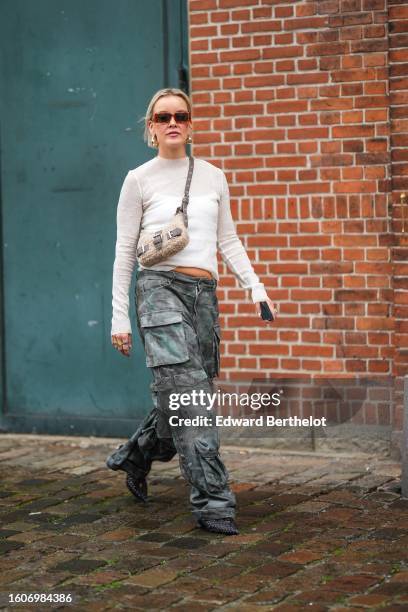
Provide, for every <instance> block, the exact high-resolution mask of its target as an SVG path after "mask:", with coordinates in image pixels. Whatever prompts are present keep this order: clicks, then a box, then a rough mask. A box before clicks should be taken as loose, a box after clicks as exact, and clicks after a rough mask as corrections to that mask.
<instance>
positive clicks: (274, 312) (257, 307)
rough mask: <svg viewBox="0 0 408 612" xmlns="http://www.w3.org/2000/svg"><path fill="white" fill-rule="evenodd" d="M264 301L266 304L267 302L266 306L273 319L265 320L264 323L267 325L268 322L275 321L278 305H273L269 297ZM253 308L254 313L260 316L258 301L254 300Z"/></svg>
mask: <svg viewBox="0 0 408 612" xmlns="http://www.w3.org/2000/svg"><path fill="white" fill-rule="evenodd" d="M265 302H267V304H268V306H269V308H270V309H271V311H272V314H273V321H265V323H266V324H267V325H269V323H273V322H274V321H276V317H277V314H278V311H279V308H278V307H275V305H274V303H273V302H272V300H270V299H269V298H267V299H266V300H265ZM255 308H256V313H257V314H258V315H259V316H261V304H260V302H255ZM262 320H264V319H262Z"/></svg>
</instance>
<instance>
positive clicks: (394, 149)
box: [388, 0, 408, 444]
mask: <svg viewBox="0 0 408 612" xmlns="http://www.w3.org/2000/svg"><path fill="white" fill-rule="evenodd" d="M388 15H389V55H388V57H389V91H390V129H391V162H392V185H391V192H392V204H391V206H390V209H391V210H390V212H391V214H392V219H393V232H394V245H393V249H392V260H393V263H394V269H393V287H394V317H395V335H394V346H395V359H394V373H395V375H396V386H395V387H396V393H395V412H394V422H393V428H394V436H395V443H396V444H398V443H399V442H400V438H401V430H402V425H403V378H402V377H403V376H404V374H407V372H408V281H407V277H408V202H407V204H405V218H406V220H405V227H404V228H403V210H402V205H401V197H400V196H401V194H402V193H403V192H406V193H407V194H408V4H407V2H406V0H404V1H401V0H389V2H388ZM403 229H404V230H405V231H404V232H403Z"/></svg>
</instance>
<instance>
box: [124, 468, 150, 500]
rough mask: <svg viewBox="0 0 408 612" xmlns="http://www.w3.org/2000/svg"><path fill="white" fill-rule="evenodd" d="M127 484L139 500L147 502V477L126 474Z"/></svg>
mask: <svg viewBox="0 0 408 612" xmlns="http://www.w3.org/2000/svg"><path fill="white" fill-rule="evenodd" d="M126 486H127V488H128V489H129V491H130V492H131V493H132V494H133V495H134V496H135V497H136V499H137V500H138V501H142V502H147V482H146V479H145V478H135V477H134V476H131V475H130V474H127V476H126Z"/></svg>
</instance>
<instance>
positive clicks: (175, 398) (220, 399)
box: [169, 389, 326, 427]
mask: <svg viewBox="0 0 408 612" xmlns="http://www.w3.org/2000/svg"><path fill="white" fill-rule="evenodd" d="M281 401H282V400H281V394H280V393H279V392H274V393H235V392H233V393H229V392H223V391H220V390H218V391H216V392H214V393H208V392H207V391H204V390H203V389H200V390H195V389H193V390H191V391H190V392H189V393H186V392H184V393H170V395H169V408H170V410H178V409H179V408H180V407H187V406H189V407H191V406H194V407H201V408H203V409H205V410H207V411H209V410H213V408H214V406H215V405H217V406H229V407H232V406H234V407H237V406H239V407H241V408H250V409H251V410H253V411H258V410H260V409H267V408H270V407H274V408H276V407H279V406H280V405H281ZM214 416H215V424H216V425H217V426H222V427H254V426H255V427H264V426H267V427H287V426H289V427H308V426H309V427H310V426H314V427H320V426H326V417H320V418H317V417H313V416H308V417H306V418H301V417H298V416H289V417H286V418H279V417H276V416H275V415H271V414H260V415H258V416H256V417H255V416H254V417H248V416H239V417H233V416H231V415H223V414H217V415H214ZM169 424H170V425H172V426H176V427H177V426H178V427H182V426H184V427H185V426H187V427H190V426H192V427H197V426H205V427H208V426H211V425H212V424H213V416H210V415H208V414H199V415H195V416H193V417H181V416H179V415H176V414H175V415H171V416H170V417H169Z"/></svg>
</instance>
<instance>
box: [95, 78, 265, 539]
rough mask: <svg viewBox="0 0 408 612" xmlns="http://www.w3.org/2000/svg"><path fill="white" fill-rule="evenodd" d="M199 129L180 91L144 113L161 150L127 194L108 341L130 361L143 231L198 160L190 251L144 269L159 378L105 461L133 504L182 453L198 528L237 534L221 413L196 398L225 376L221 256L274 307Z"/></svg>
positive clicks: (155, 222) (147, 339)
mask: <svg viewBox="0 0 408 612" xmlns="http://www.w3.org/2000/svg"><path fill="white" fill-rule="evenodd" d="M192 128H193V124H192V118H191V103H190V99H189V97H188V96H187V95H186V94H185V93H184V92H183V91H181V90H180V89H162V90H160V91H158V92H157V93H155V95H154V96H153V98H152V99H151V101H150V103H149V106H148V108H147V112H146V118H145V140H146V142H147V143H148V144H149V146H151V147H153V148H156V149H157V150H158V154H157V155H156V156H155V157H154V158H153V159H151V160H150V161H148V162H146V163H144V164H142V165H141V166H139V167H137V168H135V169H133V170H130V171H129V172H128V174H127V176H126V178H125V180H124V183H123V186H122V189H121V192H120V197H119V202H118V209H117V241H116V252H115V262H114V266H113V297H112V306H113V317H112V330H111V339H112V344H113V346H114V347H115V348H116V349H117V350H118V351H120V352H121V353H122V354H123V355H125V356H129V355H130V351H131V348H132V328H131V324H130V321H129V313H128V310H129V287H130V283H131V278H132V274H133V271H134V267H135V263H136V259H137V256H138V255H137V243H138V239H139V235H140V231H141V230H144V231H149V232H158V233H159V234H160V230H161V228H163V226H165V225H167V224H168V223H169V222H170V221H171V220H172V218H173V217H174V213H175V210H176V208H177V207H178V206H179V205H180V203H181V200H182V197H183V192H184V189H185V188H186V178H187V177H188V175H189V170H190V175H191V170H192V167H193V164H194V167H193V170H192V176H190V179H191V183H190V186H189V193H190V195H189V203H188V235H189V242H188V244H187V246H185V247H184V248H183V249H182V250H180V251H179V252H177V253H175V254H173V255H170V256H169V257H168V258H167V259H165V260H164V261H160V262H159V263H157V264H154V265H152V266H150V267H148V268H147V267H143V266H142V265H141V264H140V263H139V273H138V278H137V283H136V295H135V299H136V312H137V327H138V331H139V334H140V337H141V340H142V343H143V346H144V349H145V353H146V365H147V367H148V368H149V369H150V371H151V373H152V377H153V382H152V384H151V391H152V399H153V409H152V411H151V412H150V414H149V415H147V416H146V418H145V419H144V421H143V422H142V424H141V426H140V427H139V429H138V430H137V431H136V432H135V434H134V435H133V436H132V438H130V440H129V441H128V442H127V443H126V444H124V445H121V446H120V447H119V448H118V449H117V450H115V451H114V453H113V454H112V455H111V456H110V457H109V458H108V460H107V465H108V466H109V467H110V468H111V469H114V470H118V469H121V470H124V471H125V472H127V479H126V484H127V486H128V488H129V490H130V491H131V492H132V493H133V495H134V496H135V497H136V499H138V500H142V501H146V500H147V482H146V477H147V475H148V473H149V471H150V469H151V465H152V462H153V461H155V460H159V461H169V460H170V459H171V458H172V457H174V455H175V454H176V453H178V456H179V462H180V468H181V472H182V474H183V476H184V478H185V479H186V480H187V481H188V482H189V483H190V485H191V493H190V503H191V510H192V513H193V515H194V516H195V518H196V519H197V522H198V525H199V526H200V527H201V528H203V529H206V530H208V531H212V532H217V533H223V534H228V535H234V534H237V533H238V528H237V525H236V523H235V520H234V519H235V511H236V500H235V495H234V493H233V492H232V491H231V489H230V487H229V486H228V472H227V470H226V468H225V465H224V463H223V461H222V459H221V457H220V453H219V446H220V442H219V433H218V429H217V427H216V426H215V415H214V414H213V411H212V410H207V408H209V405H208V404H206V403H205V402H203V401H201V403H200V405H197V402H196V401H194V399H195V398H197V397H201V398H203V397H206V398H208V397H209V395H210V394H211V393H213V392H214V385H213V379H214V377H216V376H218V375H219V365H220V346H219V345H220V337H221V333H220V325H219V311H218V301H217V296H216V288H217V281H218V269H217V250H219V251H220V253H221V256H222V258H223V260H224V261H225V262H226V264H227V266H228V267H229V269H230V270H231V272H233V274H234V275H235V277H236V278H237V280H238V282H239V284H240V286H241V287H243V288H245V289H249V290H250V291H251V296H252V301H253V302H254V304H255V309H256V312H257V313H258V314H260V302H267V304H268V305H269V307H270V309H271V311H272V312H273V313H274V315H276V312H277V309H276V308H275V307H274V305H273V303H272V302H271V300H270V299H269V298H268V295H267V293H266V291H265V288H264V286H263V284H262V283H260V282H259V278H258V276H257V275H256V274H255V272H254V270H253V268H252V265H251V263H250V261H249V259H248V256H247V254H246V252H245V249H244V247H243V245H242V243H241V241H240V239H239V237H238V236H237V233H236V230H235V225H234V222H233V219H232V216H231V210H230V203H229V190H228V184H227V181H226V177H225V175H224V173H223V171H222V170H220V169H219V168H217V167H216V166H214V165H213V164H211V163H209V162H207V161H205V160H203V159H198V158H194V160H190V158H189V157H188V156H187V155H186V144H187V143H189V142H191V136H192ZM193 391H195V392H196V393H197V394H199V396H197V395H194V394H193ZM200 392H202V393H200ZM183 393H187V394H189V397H190V401H188V402H187V403H186V402H183V404H180V405H179V406H178V408H177V410H173V409H172V408H174V406H173V407H171V402H170V396H171V397H172V398H173V397H174V396H173V395H172V394H183ZM170 417H176V418H171V419H170ZM195 417H207V418H206V419H205V420H203V418H195ZM169 419H170V421H169ZM186 422H187V423H195V424H194V425H193V424H185V423H186Z"/></svg>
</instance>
